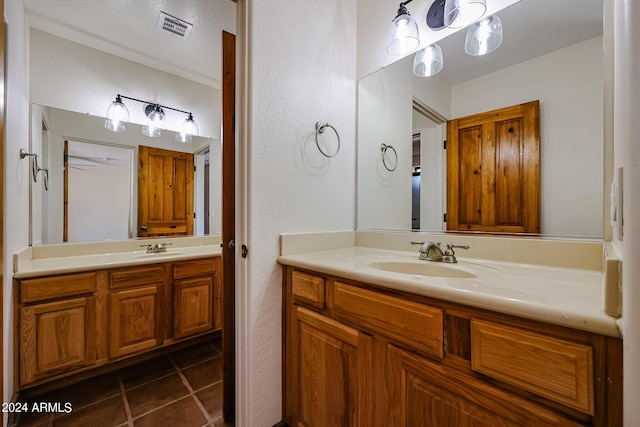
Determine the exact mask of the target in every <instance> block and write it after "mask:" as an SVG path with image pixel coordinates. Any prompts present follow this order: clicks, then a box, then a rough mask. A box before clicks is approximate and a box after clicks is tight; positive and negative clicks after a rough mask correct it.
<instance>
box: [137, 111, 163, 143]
mask: <svg viewBox="0 0 640 427" xmlns="http://www.w3.org/2000/svg"><path fill="white" fill-rule="evenodd" d="M144 112H145V113H146V115H147V125H146V126H143V127H142V134H143V135H144V136H148V137H151V138H157V137H159V136H160V135H161V134H162V129H164V128H165V124H164V111H162V108H160V106H159V105H147V106H146V107H145V109H144Z"/></svg>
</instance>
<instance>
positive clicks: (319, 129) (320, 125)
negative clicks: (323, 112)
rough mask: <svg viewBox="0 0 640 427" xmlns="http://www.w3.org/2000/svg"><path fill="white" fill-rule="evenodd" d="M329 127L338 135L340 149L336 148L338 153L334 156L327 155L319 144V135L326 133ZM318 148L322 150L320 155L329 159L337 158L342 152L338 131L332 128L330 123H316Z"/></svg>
mask: <svg viewBox="0 0 640 427" xmlns="http://www.w3.org/2000/svg"><path fill="white" fill-rule="evenodd" d="M328 127H329V128H331V129H333V132H334V133H335V134H336V137H337V138H338V147H337V148H336V151H335V153H333V154H327V153H326V152H325V151H324V150H323V149H322V148H320V143H319V142H318V134H319V133H324V131H325V129H326V128H328ZM316 146H317V147H318V150H320V153H322V155H323V156H325V157H328V158H331V157H335V156H336V154H338V151H340V135H338V131H337V130H336V128H334V127H333V126H331V125H330V124H329V123H325V122H317V123H316Z"/></svg>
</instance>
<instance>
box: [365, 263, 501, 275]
mask: <svg viewBox="0 0 640 427" xmlns="http://www.w3.org/2000/svg"><path fill="white" fill-rule="evenodd" d="M367 266H368V267H370V268H375V269H376V270H382V271H388V272H391V273H401V274H409V275H412V276H431V277H448V278H456V279H473V278H476V277H486V276H496V275H500V274H502V271H501V270H499V269H497V268H494V267H489V266H486V265H482V264H475V263H470V262H459V263H457V264H446V263H439V262H433V261H419V260H417V259H415V260H414V259H397V258H396V259H393V258H392V259H385V260H375V261H370V262H368V263H367Z"/></svg>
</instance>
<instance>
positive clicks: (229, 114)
mask: <svg viewBox="0 0 640 427" xmlns="http://www.w3.org/2000/svg"><path fill="white" fill-rule="evenodd" d="M235 116H236V36H234V35H233V34H231V33H227V32H226V31H223V32H222V271H223V279H222V360H223V362H222V364H223V378H222V388H223V392H222V414H223V417H224V419H225V420H231V419H233V418H234V415H235V408H236V361H235V360H236V351H235V348H236V344H235V343H236V340H235V333H236V332H235V331H236V328H235V316H236V298H235V295H236V273H235V272H236V263H235V253H234V246H235V235H236V225H235V224H236V222H235V221H236V216H235V208H236V197H235V194H236V193H235V191H236V178H235V177H236V133H235V126H236V119H235ZM231 242H233V245H234V246H232V245H231Z"/></svg>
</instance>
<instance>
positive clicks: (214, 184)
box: [31, 104, 222, 245]
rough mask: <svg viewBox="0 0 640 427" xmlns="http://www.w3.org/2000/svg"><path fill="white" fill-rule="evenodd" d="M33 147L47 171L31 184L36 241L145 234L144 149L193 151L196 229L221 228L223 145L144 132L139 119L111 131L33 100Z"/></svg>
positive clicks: (94, 121) (196, 231)
mask: <svg viewBox="0 0 640 427" xmlns="http://www.w3.org/2000/svg"><path fill="white" fill-rule="evenodd" d="M31 120H32V123H31V147H32V149H34V150H35V151H37V152H39V153H41V154H40V156H39V157H38V158H39V160H38V162H39V166H40V168H41V169H42V170H46V171H47V177H48V182H47V185H46V186H45V184H44V181H43V177H44V175H43V174H39V175H38V181H37V182H34V183H32V186H31V197H32V199H31V239H32V244H36V245H37V244H47V243H63V242H69V243H77V242H87V241H103V240H123V239H130V238H134V237H137V236H139V235H140V233H139V230H138V229H139V224H138V200H139V194H138V178H139V177H138V169H139V168H138V164H139V147H140V146H148V147H155V148H160V149H164V150H170V151H174V152H177V153H189V154H193V162H192V163H193V165H192V166H193V175H194V185H193V190H192V191H193V196H192V199H193V212H194V214H195V216H194V221H193V223H194V224H193V233H190V234H192V235H199V236H202V235H210V234H219V233H220V217H219V213H220V212H221V194H220V190H221V179H222V177H221V170H222V165H221V145H220V140H219V139H214V138H207V137H196V136H194V137H193V138H192V141H190V142H187V143H176V141H175V139H174V134H173V132H165V133H164V134H163V135H161V136H160V137H159V138H153V139H151V138H148V137H145V136H143V135H142V132H141V128H142V126H141V125H137V124H134V123H129V124H128V125H127V132H122V133H120V132H118V133H116V132H110V131H108V130H106V129H105V128H104V118H102V117H97V116H90V115H86V114H80V113H76V112H73V111H68V110H62V109H59V108H53V107H48V106H42V105H37V104H32V105H31Z"/></svg>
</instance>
